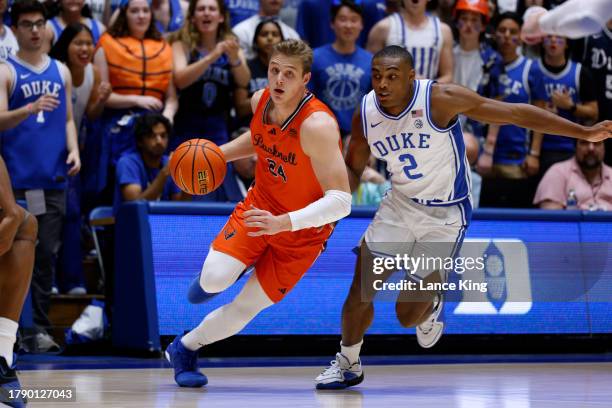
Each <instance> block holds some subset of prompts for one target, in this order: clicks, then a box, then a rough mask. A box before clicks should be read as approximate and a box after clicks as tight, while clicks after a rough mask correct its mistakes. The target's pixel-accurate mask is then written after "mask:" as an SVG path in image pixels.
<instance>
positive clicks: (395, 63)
mask: <svg viewBox="0 0 612 408" xmlns="http://www.w3.org/2000/svg"><path fill="white" fill-rule="evenodd" d="M415 77H416V73H415V70H414V66H413V60H412V56H411V55H410V53H409V52H408V51H406V50H405V49H404V48H401V47H398V46H390V47H386V48H384V49H383V50H382V51H380V52H378V53H377V54H376V55H374V58H373V59H372V88H373V90H372V91H370V93H368V94H367V95H366V96H365V97H364V98H363V101H362V105H361V111H360V112H357V113H356V114H355V116H354V117H353V124H352V136H351V141H350V144H349V148H348V154H347V158H346V164H347V168H348V174H349V182H350V184H351V190H353V191H354V189H355V188H356V187H357V186H358V184H359V179H360V176H361V174H362V172H363V169H364V168H365V166H366V163H367V161H368V158H369V157H370V154H373V155H374V156H375V157H376V158H377V159H379V160H384V161H386V163H387V169H389V171H390V172H391V187H392V189H391V190H390V191H389V193H388V194H387V196H386V197H385V198H384V199H383V201H382V203H381V205H380V207H379V209H378V212H377V213H376V215H375V217H374V219H373V221H372V223H371V224H370V225H369V226H368V229H367V230H366V232H365V234H364V237H363V239H362V242H361V251H360V252H359V255H358V258H357V265H356V268H355V275H354V278H353V283H352V285H351V288H350V291H349V294H348V297H347V299H346V301H345V303H344V307H343V309H342V342H341V343H340V346H341V352H340V353H337V354H336V359H335V360H334V361H332V364H331V366H330V367H329V368H327V369H326V370H325V371H324V372H323V373H321V374H320V375H319V376H318V377H317V378H316V386H317V388H318V389H340V388H346V387H349V386H352V385H356V384H359V383H360V382H361V381H363V370H362V369H361V361H360V360H359V353H360V350H361V345H362V343H363V335H364V333H365V331H366V330H367V329H368V327H369V326H370V324H371V323H372V320H373V318H374V307H373V305H372V299H373V298H374V295H375V294H376V288H375V287H374V285H373V284H372V283H373V281H374V280H376V279H382V280H384V279H386V278H388V276H387V275H385V274H382V275H375V274H374V273H373V268H372V264H371V258H372V256H377V257H385V256H395V254H407V255H408V256H414V257H418V256H420V255H424V256H435V257H442V258H445V257H449V256H451V257H452V256H455V255H456V254H457V253H458V251H459V249H460V247H461V243H462V241H463V237H464V236H465V231H466V228H467V226H468V223H469V221H470V214H471V198H470V182H469V174H470V173H469V166H468V164H467V160H466V157H465V146H464V144H463V138H462V134H461V125H460V124H459V121H458V119H457V117H458V115H459V114H463V115H466V116H467V117H469V118H471V119H474V120H478V121H482V122H486V123H489V124H499V125H503V124H509V123H511V124H515V125H517V126H521V127H526V128H529V129H533V130H535V131H537V132H542V133H550V134H557V135H566V136H569V137H573V138H576V139H584V140H589V141H593V142H595V141H599V140H604V139H606V138H609V137H612V121H605V122H601V123H598V124H596V125H594V126H592V127H585V126H581V125H578V124H576V123H572V122H570V121H568V120H565V119H563V118H561V117H559V116H556V115H554V114H552V113H550V112H548V111H545V110H543V109H540V108H537V107H535V106H533V105H528V104H509V103H504V102H500V101H496V100H493V99H487V98H483V97H481V96H480V95H478V94H477V93H475V92H473V91H471V90H469V89H467V88H464V87H461V86H459V85H455V84H438V83H436V82H435V81H431V80H415ZM383 243H386V244H383ZM434 243H435V244H434ZM444 243H446V244H444ZM390 247H391V248H390ZM390 250H391V251H390ZM396 250H397V252H396ZM444 275H445V273H444V272H442V273H439V271H434V270H429V271H428V270H419V271H416V274H414V275H411V276H412V278H413V279H415V280H423V281H425V282H440V281H443V280H445V278H446V277H445V276H444ZM387 294H389V292H387ZM417 296H418V298H417ZM395 310H396V314H397V318H398V320H399V322H400V323H401V324H402V326H404V327H412V326H417V340H418V342H419V344H420V345H421V346H422V347H425V348H428V347H432V346H433V345H434V344H435V343H436V342H437V341H438V339H439V338H440V336H441V335H442V329H443V327H444V323H443V322H442V321H441V320H439V319H438V317H439V315H440V311H441V310H442V294H441V293H435V292H430V293H428V292H418V291H416V290H411V291H401V292H400V294H399V297H398V301H397V302H396V308H395Z"/></svg>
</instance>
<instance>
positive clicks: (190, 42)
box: [168, 0, 236, 52]
mask: <svg viewBox="0 0 612 408" xmlns="http://www.w3.org/2000/svg"><path fill="white" fill-rule="evenodd" d="M198 1H199V0H189V8H188V9H187V15H186V16H185V21H184V22H183V26H182V27H181V29H180V30H178V31H176V32H174V33H172V34H171V35H170V36H169V38H168V42H169V43H171V44H172V43H173V42H176V41H181V42H182V43H183V44H185V45H186V46H187V49H188V50H189V51H190V52H191V51H193V50H195V49H196V48H197V47H198V46H199V45H200V42H201V39H202V38H201V37H202V36H201V34H200V32H199V31H198V29H197V28H196V27H195V25H194V24H193V22H192V21H191V20H192V19H193V15H194V14H195V9H196V6H197V4H198ZM217 7H218V8H219V13H221V15H222V16H223V22H222V23H221V24H219V28H218V29H217V42H219V41H223V40H227V39H229V38H235V37H236V36H235V35H234V33H232V30H231V28H230V24H229V21H230V18H229V12H228V10H227V7H225V2H224V1H223V0H217Z"/></svg>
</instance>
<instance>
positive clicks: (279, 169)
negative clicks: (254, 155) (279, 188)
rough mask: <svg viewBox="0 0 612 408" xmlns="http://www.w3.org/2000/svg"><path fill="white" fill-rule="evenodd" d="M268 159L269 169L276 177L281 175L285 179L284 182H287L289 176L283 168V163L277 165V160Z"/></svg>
mask: <svg viewBox="0 0 612 408" xmlns="http://www.w3.org/2000/svg"><path fill="white" fill-rule="evenodd" d="M266 160H267V161H268V170H270V173H272V175H273V176H274V177H280V178H282V179H283V182H285V183H286V182H287V176H286V175H285V169H283V165H282V164H279V165H278V167H277V166H276V162H275V161H274V160H272V159H266Z"/></svg>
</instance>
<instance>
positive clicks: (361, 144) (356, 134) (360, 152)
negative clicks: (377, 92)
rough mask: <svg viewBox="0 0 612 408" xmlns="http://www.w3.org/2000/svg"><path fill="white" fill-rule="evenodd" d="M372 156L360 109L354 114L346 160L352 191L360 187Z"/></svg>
mask: <svg viewBox="0 0 612 408" xmlns="http://www.w3.org/2000/svg"><path fill="white" fill-rule="evenodd" d="M370 154H371V152H370V145H369V144H368V141H367V140H366V138H365V135H364V134H363V125H362V122H361V111H360V109H359V108H358V109H357V110H356V111H355V113H354V114H353V120H352V122H351V140H350V141H349V145H348V152H347V153H346V159H345V163H346V169H347V173H348V180H349V185H350V187H351V191H355V190H357V188H358V187H359V183H360V181H361V175H362V174H363V171H364V170H365V168H366V165H367V164H368V159H369V158H370Z"/></svg>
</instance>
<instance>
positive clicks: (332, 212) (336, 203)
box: [289, 190, 352, 231]
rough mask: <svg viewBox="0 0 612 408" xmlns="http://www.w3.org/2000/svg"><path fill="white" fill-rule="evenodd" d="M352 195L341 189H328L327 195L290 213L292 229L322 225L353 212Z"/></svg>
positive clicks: (297, 229)
mask: <svg viewBox="0 0 612 408" xmlns="http://www.w3.org/2000/svg"><path fill="white" fill-rule="evenodd" d="M351 201H352V196H351V195H350V194H349V193H346V192H344V191H340V190H327V191H326V192H325V195H324V196H323V197H321V198H319V199H318V200H317V201H315V202H313V203H310V204H308V205H307V206H306V207H304V208H302V209H299V210H297V211H292V212H290V213H289V219H291V231H299V230H301V229H304V228H312V227H320V226H323V225H326V224H329V223H332V222H334V221H338V220H339V219H341V218H344V217H346V216H347V215H349V214H350V213H351Z"/></svg>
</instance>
